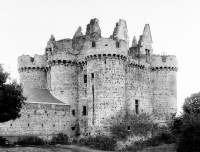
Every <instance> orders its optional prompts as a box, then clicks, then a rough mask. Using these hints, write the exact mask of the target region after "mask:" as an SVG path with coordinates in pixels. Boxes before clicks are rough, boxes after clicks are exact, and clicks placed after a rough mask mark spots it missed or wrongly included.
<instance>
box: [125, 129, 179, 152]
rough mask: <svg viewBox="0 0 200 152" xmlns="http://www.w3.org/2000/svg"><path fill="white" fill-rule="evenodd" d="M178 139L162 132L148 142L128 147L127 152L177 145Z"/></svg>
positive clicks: (135, 143) (136, 143)
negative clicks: (164, 145)
mask: <svg viewBox="0 0 200 152" xmlns="http://www.w3.org/2000/svg"><path fill="white" fill-rule="evenodd" d="M175 141H176V138H175V136H173V134H171V133H170V132H160V133H159V134H157V135H156V136H154V137H152V138H149V139H148V140H139V141H136V142H134V143H132V144H131V145H128V146H126V148H125V149H123V150H125V151H133V152H134V151H138V150H142V149H144V148H147V147H155V146H159V145H163V144H172V143H175Z"/></svg>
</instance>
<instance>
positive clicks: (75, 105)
mask: <svg viewBox="0 0 200 152" xmlns="http://www.w3.org/2000/svg"><path fill="white" fill-rule="evenodd" d="M18 69H19V73H20V82H21V83H22V85H23V88H24V93H25V94H26V95H27V94H28V98H27V101H26V102H27V105H26V107H25V108H24V109H23V110H22V117H21V118H20V119H19V120H17V121H16V122H15V123H13V122H8V123H6V124H4V127H3V129H2V132H4V133H5V131H7V132H8V133H10V134H22V132H24V133H25V134H40V135H41V134H42V135H44V134H56V133H58V132H62V131H63V132H67V134H69V135H72V136H74V135H75V133H78V134H80V135H81V136H87V135H96V134H104V133H108V128H109V127H110V126H111V125H112V124H113V123H115V122H122V121H124V120H123V117H124V116H125V115H126V114H127V113H128V114H130V115H140V114H143V113H147V114H150V115H151V118H152V120H153V121H154V122H167V121H170V120H171V119H172V116H174V114H175V113H176V110H177V84H176V83H177V82H176V81H177V80H176V73H177V70H178V62H177V59H176V57H175V56H173V55H154V54H153V48H152V36H151V31H150V26H149V24H146V25H145V27H144V30H143V34H142V35H141V36H140V38H139V41H137V39H136V37H134V38H133V41H132V45H131V47H130V48H129V37H128V29H127V25H126V21H124V20H119V22H118V23H117V24H116V27H115V29H114V32H113V35H112V36H111V37H110V38H102V37H101V29H100V27H99V20H98V19H96V18H95V19H92V20H91V21H90V23H89V24H88V25H87V29H86V34H85V35H84V34H83V33H82V29H81V27H79V28H78V30H77V31H76V33H75V34H74V37H73V39H62V40H58V41H56V40H55V37H54V36H53V35H52V36H51V38H50V39H49V41H48V42H47V46H46V48H45V53H44V55H40V56H39V55H35V56H34V58H31V57H30V56H28V55H26V56H25V55H23V56H21V57H19V58H18ZM44 103H45V104H44ZM27 120H28V121H27ZM17 125H18V126H20V127H17ZM6 127H8V129H6ZM14 127H15V128H16V129H13V128H14ZM9 131H10V132H9ZM7 132H6V133H7Z"/></svg>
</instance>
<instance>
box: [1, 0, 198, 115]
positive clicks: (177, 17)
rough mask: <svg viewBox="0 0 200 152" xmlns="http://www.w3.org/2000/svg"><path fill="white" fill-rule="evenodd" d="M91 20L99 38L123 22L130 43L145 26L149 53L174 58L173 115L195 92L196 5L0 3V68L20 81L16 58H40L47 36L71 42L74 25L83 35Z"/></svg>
mask: <svg viewBox="0 0 200 152" xmlns="http://www.w3.org/2000/svg"><path fill="white" fill-rule="evenodd" d="M93 18H98V19H99V25H100V28H101V32H102V36H103V37H109V36H110V35H111V34H112V33H113V30H114V27H115V24H116V23H117V22H118V21H119V19H124V20H126V23H127V27H128V34H129V39H130V42H131V41H132V39H133V36H136V38H137V39H139V35H141V34H142V32H143V28H144V25H145V24H150V28H151V35H152V39H153V52H154V54H162V52H165V53H166V54H167V55H176V57H177V59H178V66H179V70H178V72H177V90H178V91H177V93H178V98H177V101H178V108H179V109H178V111H180V110H181V107H182V104H183V102H184V99H185V98H186V97H188V96H190V95H191V94H192V93H197V92H200V67H199V66H200V38H199V37H200V1H199V0H0V63H2V64H3V65H4V68H5V70H6V71H8V72H10V73H11V78H13V79H17V80H18V81H19V74H18V71H17V57H18V56H21V55H22V54H24V55H31V56H34V54H40V55H42V54H43V53H44V49H45V47H46V44H47V41H48V40H49V38H50V36H51V34H53V35H54V36H55V38H56V40H59V39H64V38H72V37H73V35H74V33H75V32H76V30H77V29H78V27H79V26H81V27H82V29H83V33H85V31H86V25H87V24H88V23H89V22H90V19H93ZM129 45H131V43H130V44H129Z"/></svg>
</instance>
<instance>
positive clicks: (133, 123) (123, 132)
mask: <svg viewBox="0 0 200 152" xmlns="http://www.w3.org/2000/svg"><path fill="white" fill-rule="evenodd" d="M123 120H124V121H123V122H117V123H115V124H113V125H112V126H111V127H110V132H111V133H112V135H113V136H114V138H116V139H118V140H126V139H127V137H129V136H131V135H136V136H137V135H140V136H147V135H148V134H149V133H151V132H152V131H153V130H155V129H154V128H155V127H156V126H157V125H156V124H154V123H153V122H152V121H151V119H150V116H149V115H147V114H141V115H128V116H127V115H126V116H125V118H123ZM128 126H129V128H130V130H128V129H127V127H128Z"/></svg>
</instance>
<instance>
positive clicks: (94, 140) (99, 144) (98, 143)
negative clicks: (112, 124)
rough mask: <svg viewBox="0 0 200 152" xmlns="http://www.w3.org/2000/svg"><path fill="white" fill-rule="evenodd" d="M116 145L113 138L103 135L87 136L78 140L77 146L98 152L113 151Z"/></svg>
mask: <svg viewBox="0 0 200 152" xmlns="http://www.w3.org/2000/svg"><path fill="white" fill-rule="evenodd" d="M116 144H117V141H116V140H115V139H114V138H112V137H108V136H105V135H98V136H96V137H92V136H89V137H87V138H84V139H80V140H79V145H84V146H88V147H90V148H94V149H99V150H115V147H116Z"/></svg>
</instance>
